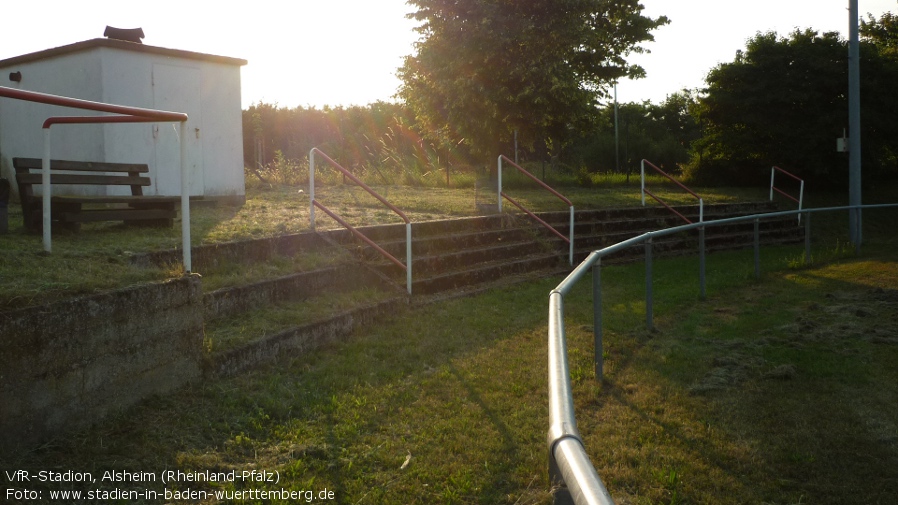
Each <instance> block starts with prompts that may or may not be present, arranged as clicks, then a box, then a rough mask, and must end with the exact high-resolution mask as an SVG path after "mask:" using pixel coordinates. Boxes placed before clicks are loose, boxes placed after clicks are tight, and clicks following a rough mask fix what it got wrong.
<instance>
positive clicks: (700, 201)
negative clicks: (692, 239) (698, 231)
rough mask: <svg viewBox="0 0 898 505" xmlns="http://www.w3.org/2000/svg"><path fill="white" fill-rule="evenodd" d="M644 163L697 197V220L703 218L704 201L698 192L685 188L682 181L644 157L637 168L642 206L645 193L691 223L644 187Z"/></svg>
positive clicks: (689, 220) (702, 219)
mask: <svg viewBox="0 0 898 505" xmlns="http://www.w3.org/2000/svg"><path fill="white" fill-rule="evenodd" d="M646 165H648V166H650V167H651V168H653V169H655V171H656V172H658V173H659V174H661V175H662V176H664V177H666V178H667V179H668V180H670V181H671V182H673V183H674V184H676V185H677V186H679V187H680V188H682V189H683V190H684V191H686V192H687V193H689V194H690V195H692V196H694V197H695V198H697V199H698V220H699V222H701V221H704V220H705V203H704V200H703V199H702V197H700V196H698V194H696V193H695V191H692V190H691V189H689V188H687V187H686V186H685V185H684V184H683V183H682V182H680V181H678V180H676V179H674V178H673V177H671V176H670V175H669V174H668V173H667V172H665V171H664V170H661V169H660V168H658V167H656V166H655V165H654V164H652V162H650V161H649V160H646V159H643V160H642V162H641V163H640V167H639V170H640V179H641V181H642V182H641V184H640V192H641V193H642V206H643V207H645V195H649V196H650V197H652V198H654V199H655V201H656V202H658V203H660V204H661V205H663V206H665V207H667V210H669V211H671V212H673V213H674V214H676V215H678V216H680V218H681V219H683V220H684V221H686V222H687V223H690V224H691V223H692V220H691V219H689V218H687V217H686V216H684V215H683V214H680V213H679V212H677V211H676V210H675V209H674V208H673V207H671V206H670V205H668V204H667V203H665V202H664V201H662V200H661V199H660V198H659V197H658V196H656V195H655V194H654V193H652V192H651V191H649V190H647V189H645V166H646Z"/></svg>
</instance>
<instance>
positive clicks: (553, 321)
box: [548, 204, 898, 505]
mask: <svg viewBox="0 0 898 505" xmlns="http://www.w3.org/2000/svg"><path fill="white" fill-rule="evenodd" d="M891 207H898V204H879V205H854V206H850V205H849V206H844V207H824V208H818V209H803V210H789V211H780V212H768V213H763V214H754V215H750V216H738V217H732V218H724V219H717V220H714V221H704V222H700V223H691V224H685V225H680V226H675V227H672V228H666V229H663V230H656V231H650V232H647V233H643V234H642V235H639V236H637V237H633V238H630V239H627V240H624V241H622V242H619V243H617V244H613V245H611V246H608V247H605V248H603V249H599V250H596V251H593V252H591V253H590V254H589V256H587V257H586V259H585V260H583V262H581V263H580V264H579V265H577V267H576V268H575V269H574V270H573V271H572V272H571V273H570V274H568V276H567V277H565V279H564V280H562V281H561V283H560V284H558V286H556V287H555V289H553V290H552V291H551V293H550V294H549V325H548V340H549V342H548V356H549V378H548V382H549V432H548V445H549V478H550V481H551V482H552V484H553V485H555V484H557V485H561V486H565V487H566V488H567V489H568V491H569V492H570V494H571V497H572V498H573V500H574V502H575V503H576V504H578V505H582V504H613V503H614V501H613V499H612V498H611V495H610V494H609V493H608V490H607V489H606V488H605V485H604V484H603V483H602V480H601V478H600V477H599V475H598V473H597V472H596V470H595V467H594V466H593V465H592V463H590V461H589V456H588V455H587V454H586V449H585V447H584V445H583V440H582V439H581V437H580V434H579V432H578V431H577V422H576V418H575V414H574V401H573V392H572V388H571V377H570V368H569V365H568V362H567V344H566V342H565V331H564V297H565V296H567V295H568V294H570V292H571V290H572V289H573V287H574V285H575V284H576V283H577V282H578V281H579V280H581V279H582V278H583V277H585V276H586V275H587V273H588V272H590V270H591V271H592V274H593V276H592V281H593V290H592V292H593V331H594V342H595V349H594V365H595V371H596V379H597V380H602V366H603V362H602V353H603V350H602V338H603V335H602V288H601V261H602V258H603V257H605V256H608V255H609V254H613V253H616V252H619V251H622V250H624V249H627V248H629V247H633V246H638V245H640V244H645V248H646V324H647V326H648V327H649V328H651V327H652V265H651V262H652V255H651V250H652V241H653V239H654V238H658V237H664V236H667V235H673V234H676V233H681V232H684V231H689V230H694V229H700V230H701V229H703V228H704V227H708V226H723V225H727V224H732V223H740V222H746V221H754V223H755V227H754V235H755V237H754V253H755V254H754V261H755V276H760V268H759V249H760V240H759V231H758V222H759V221H760V220H761V219H767V218H774V217H782V216H789V215H793V214H802V213H803V214H805V262H806V263H810V261H811V251H810V247H811V246H810V244H811V242H810V216H811V213H815V212H834V211H843V210H854V211H856V210H858V209H873V208H891ZM860 214H861V213H860V212H854V215H855V216H860ZM701 247H702V248H704V245H703V244H702V246H701ZM855 251H856V253H860V244H855ZM700 263H701V267H700V268H701V272H700V276H699V279H700V282H701V284H704V277H705V276H704V262H700ZM702 291H704V286H702Z"/></svg>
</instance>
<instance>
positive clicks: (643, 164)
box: [639, 160, 645, 207]
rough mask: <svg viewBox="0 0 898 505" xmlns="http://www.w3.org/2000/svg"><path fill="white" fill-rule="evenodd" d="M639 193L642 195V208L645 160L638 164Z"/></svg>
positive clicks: (643, 204)
mask: <svg viewBox="0 0 898 505" xmlns="http://www.w3.org/2000/svg"><path fill="white" fill-rule="evenodd" d="M639 180H640V181H641V182H640V183H639V192H640V193H641V194H642V206H643V207H645V160H642V161H640V162H639Z"/></svg>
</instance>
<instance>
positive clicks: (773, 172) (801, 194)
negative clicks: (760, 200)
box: [770, 165, 804, 224]
mask: <svg viewBox="0 0 898 505" xmlns="http://www.w3.org/2000/svg"><path fill="white" fill-rule="evenodd" d="M778 171H779V172H782V173H783V174H785V175H788V176H789V177H791V178H793V179H795V180H796V181H798V182H799V183H800V184H801V186H800V187H799V190H798V198H795V197H794V196H792V195H790V194H789V193H786V192H785V191H783V190H781V189H779V188H777V187H776V186H774V185H773V180H774V176H775V175H776V173H777V172H778ZM774 191H776V192H777V193H779V194H781V195H783V196H785V197H786V198H788V199H789V200H792V201H793V202H795V203H797V204H798V210H801V206H802V204H803V203H804V179H802V178H800V177H798V176H797V175H795V174H793V173H790V172H787V171H785V170H783V169H782V168H780V167H778V166H776V165H774V166H773V167H771V168H770V201H771V202H772V201H773V192H774ZM798 223H799V224H801V214H798Z"/></svg>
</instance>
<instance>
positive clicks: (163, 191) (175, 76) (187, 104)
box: [151, 63, 204, 196]
mask: <svg viewBox="0 0 898 505" xmlns="http://www.w3.org/2000/svg"><path fill="white" fill-rule="evenodd" d="M152 83H153V107H154V108H156V109H161V110H166V111H172V112H186V113H187V116H188V118H189V119H188V120H187V139H186V142H187V169H188V173H189V180H190V195H191V196H196V195H202V194H203V170H204V167H203V146H202V139H203V135H202V133H203V132H202V130H201V128H202V124H203V109H202V101H201V90H202V75H201V73H200V69H199V68H195V67H187V66H178V65H165V64H161V63H154V64H153V76H152ZM179 135H180V124H178V123H156V124H154V125H153V140H154V142H155V148H156V170H155V174H151V177H152V180H153V184H154V185H155V187H156V194H157V195H180V194H181V172H180V157H181V152H180V145H179V142H178V137H179Z"/></svg>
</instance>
